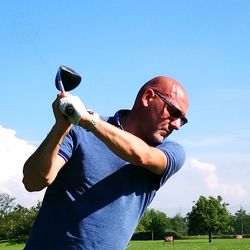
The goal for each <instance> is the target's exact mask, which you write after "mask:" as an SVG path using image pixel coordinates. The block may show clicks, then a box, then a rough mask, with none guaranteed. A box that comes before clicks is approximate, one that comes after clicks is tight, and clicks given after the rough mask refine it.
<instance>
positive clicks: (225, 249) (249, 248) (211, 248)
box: [127, 239, 250, 250]
mask: <svg viewBox="0 0 250 250" xmlns="http://www.w3.org/2000/svg"><path fill="white" fill-rule="evenodd" d="M127 250H250V239H242V240H236V239H213V240H212V242H211V243H209V242H208V239H198V240H197V239H195V240H176V241H175V242H174V244H173V243H171V242H168V243H164V242H163V241H131V242H130V245H129V247H128V248H127Z"/></svg>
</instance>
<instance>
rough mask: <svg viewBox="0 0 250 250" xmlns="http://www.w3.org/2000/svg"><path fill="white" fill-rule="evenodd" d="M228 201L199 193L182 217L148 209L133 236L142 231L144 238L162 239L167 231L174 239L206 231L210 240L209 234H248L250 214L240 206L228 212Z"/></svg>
mask: <svg viewBox="0 0 250 250" xmlns="http://www.w3.org/2000/svg"><path fill="white" fill-rule="evenodd" d="M228 205H229V204H227V203H225V202H223V199H222V197H221V196H218V197H216V198H215V197H212V196H209V197H208V198H206V197H204V196H200V197H199V199H198V200H197V201H196V202H194V205H193V207H192V210H191V212H189V213H187V215H186V216H185V217H182V216H181V215H180V214H178V213H177V214H176V215H175V216H174V217H173V218H169V217H168V216H167V215H166V214H165V213H163V212H161V211H158V210H154V209H148V210H147V211H146V212H145V214H144V216H143V217H142V219H141V221H140V223H139V225H138V226H137V228H136V231H135V235H134V238H135V239H136V237H135V236H136V235H139V236H140V235H143V233H147V235H146V236H145V238H147V239H149V238H151V239H164V237H166V236H170V235H172V236H174V238H177V239H178V238H179V239H181V238H183V237H185V236H194V235H208V240H209V242H211V241H212V236H213V235H217V236H218V235H221V236H222V235H228V236H229V237H232V236H235V235H245V236H249V234H250V214H247V213H246V211H245V210H244V209H243V208H242V207H241V208H240V209H239V210H238V211H237V212H236V213H235V214H234V215H232V214H231V213H230V212H229V211H228V209H227V206H228Z"/></svg>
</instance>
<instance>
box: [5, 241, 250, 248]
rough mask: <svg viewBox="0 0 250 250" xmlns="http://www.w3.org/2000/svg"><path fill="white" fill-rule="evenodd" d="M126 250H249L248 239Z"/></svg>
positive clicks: (146, 244)
mask: <svg viewBox="0 0 250 250" xmlns="http://www.w3.org/2000/svg"><path fill="white" fill-rule="evenodd" d="M23 248H24V244H16V245H9V244H7V243H1V244H0V250H22V249H23ZM45 250H46V249H45ZM127 250H250V239H242V240H236V239H213V240H212V242H211V243H208V240H207V239H195V240H176V241H175V242H174V244H173V243H164V242H163V241H131V242H130V244H129V247H128V248H127Z"/></svg>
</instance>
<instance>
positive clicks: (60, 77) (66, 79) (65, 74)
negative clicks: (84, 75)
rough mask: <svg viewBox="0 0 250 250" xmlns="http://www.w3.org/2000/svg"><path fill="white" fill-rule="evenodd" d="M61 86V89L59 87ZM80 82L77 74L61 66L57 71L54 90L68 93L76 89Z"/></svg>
mask: <svg viewBox="0 0 250 250" xmlns="http://www.w3.org/2000/svg"><path fill="white" fill-rule="evenodd" d="M60 81H61V84H62V85H63V86H62V87H61V86H60ZM80 82H81V76H80V75H79V74H77V73H76V72H75V71H74V70H73V69H71V68H69V67H66V66H63V65H61V66H60V67H59V69H58V71H57V74H56V79H55V84H56V88H57V89H58V90H60V91H61V92H63V91H64V90H65V91H70V90H72V89H74V88H76V87H77V86H78V85H79V84H80Z"/></svg>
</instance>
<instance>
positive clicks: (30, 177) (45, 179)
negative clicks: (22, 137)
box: [23, 126, 66, 191]
mask: <svg viewBox="0 0 250 250" xmlns="http://www.w3.org/2000/svg"><path fill="white" fill-rule="evenodd" d="M65 135H66V133H65V132H60V131H59V130H58V129H57V127H56V126H54V127H53V128H52V130H51V131H50V132H49V134H48V135H47V137H46V138H45V140H44V141H43V142H42V144H41V145H40V146H39V147H38V149H37V150H36V151H35V152H34V154H32V155H31V156H30V157H29V159H28V160H27V161H26V163H25V164H24V168H23V176H24V177H23V183H24V185H25V188H26V189H27V190H28V191H39V190H42V189H43V188H44V187H46V186H48V185H49V184H51V183H52V182H53V180H54V179H55V177H56V175H57V172H58V171H59V169H58V168H59V166H58V164H56V159H57V158H58V156H57V154H58V151H59V148H60V143H61V142H62V140H63V138H64V137H65Z"/></svg>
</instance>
